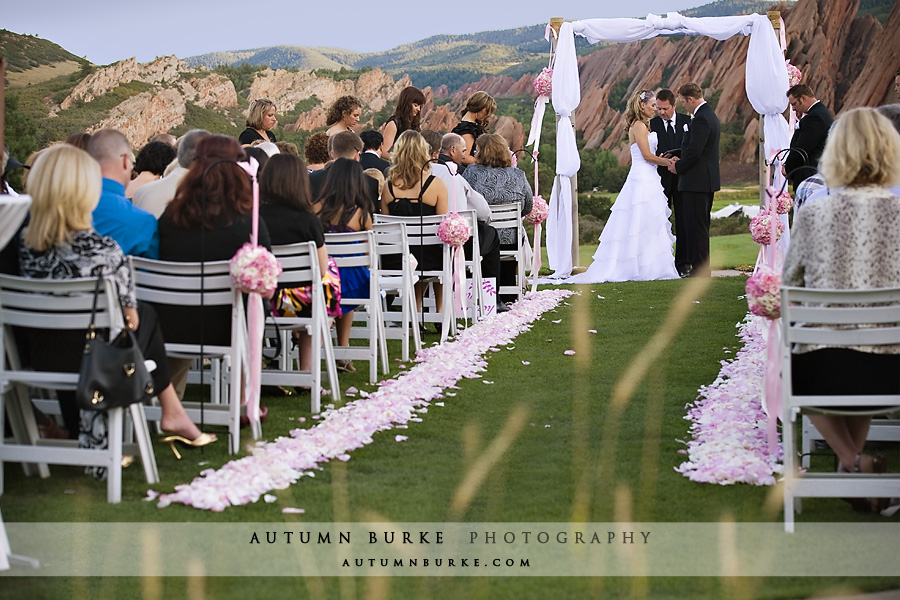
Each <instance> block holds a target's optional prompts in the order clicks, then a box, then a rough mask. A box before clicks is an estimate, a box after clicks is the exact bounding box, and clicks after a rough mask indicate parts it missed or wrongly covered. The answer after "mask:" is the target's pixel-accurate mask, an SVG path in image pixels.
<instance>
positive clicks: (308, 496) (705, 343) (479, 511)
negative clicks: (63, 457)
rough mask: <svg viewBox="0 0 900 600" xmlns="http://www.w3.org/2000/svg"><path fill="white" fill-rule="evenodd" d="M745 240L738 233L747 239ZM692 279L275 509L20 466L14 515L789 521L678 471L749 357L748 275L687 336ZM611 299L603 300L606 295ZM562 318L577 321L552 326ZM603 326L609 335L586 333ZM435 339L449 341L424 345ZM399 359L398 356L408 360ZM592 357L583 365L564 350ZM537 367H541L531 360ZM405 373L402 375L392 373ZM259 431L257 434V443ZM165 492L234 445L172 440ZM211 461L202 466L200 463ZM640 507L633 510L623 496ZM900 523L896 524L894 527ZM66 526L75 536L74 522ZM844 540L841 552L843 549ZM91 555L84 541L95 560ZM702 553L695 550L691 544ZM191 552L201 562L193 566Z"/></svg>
mask: <svg viewBox="0 0 900 600" xmlns="http://www.w3.org/2000/svg"><path fill="white" fill-rule="evenodd" d="M736 237H737V236H736ZM691 285H697V284H696V283H694V282H693V280H692V281H688V280H673V281H658V282H628V283H615V284H612V283H609V284H600V285H595V286H581V287H580V291H581V292H582V293H581V294H580V295H577V296H573V297H572V298H571V299H570V300H569V301H568V305H566V306H561V307H560V308H559V309H558V310H557V311H556V312H553V313H549V314H547V315H545V316H544V318H542V319H541V320H539V321H537V322H536V323H535V324H534V327H533V328H532V329H531V330H530V331H527V332H525V333H522V334H520V336H519V337H518V338H517V339H516V340H515V342H514V343H512V344H510V345H509V347H510V348H511V349H509V348H504V349H501V351H500V352H496V353H489V356H488V361H489V367H488V370H487V372H486V373H484V379H488V380H490V381H493V382H494V383H493V385H485V383H484V381H483V380H482V379H464V380H462V381H461V382H460V383H459V384H458V385H459V388H460V389H459V390H457V391H456V396H455V397H447V398H445V399H444V403H445V405H444V406H443V407H437V406H432V407H431V409H430V410H429V411H428V413H427V414H425V415H423V422H421V423H411V424H410V427H409V429H408V430H404V431H403V433H404V434H405V435H407V436H408V437H409V439H408V441H406V442H404V443H396V442H395V441H394V435H395V433H396V432H395V431H391V432H383V433H380V434H377V435H376V436H375V438H374V443H372V444H370V445H368V446H366V447H364V448H361V449H359V450H356V451H354V452H353V453H352V459H351V460H350V461H349V462H347V463H342V462H337V461H336V462H335V463H334V464H327V465H324V469H323V470H322V471H320V472H318V473H317V475H316V477H315V478H304V479H302V480H301V481H300V482H298V483H297V484H295V485H293V486H291V487H290V488H288V489H285V490H280V491H277V492H273V493H274V494H275V495H276V497H277V502H275V503H273V504H266V503H264V502H258V503H256V504H252V505H249V506H238V507H232V508H229V509H227V510H225V511H224V512H222V513H211V512H205V511H200V510H195V509H192V508H188V507H185V506H181V505H172V506H170V507H168V508H165V509H158V508H156V506H155V504H154V503H149V502H144V501H143V500H142V498H143V496H144V494H145V492H146V490H147V487H148V486H147V485H146V483H144V482H143V480H142V472H141V470H140V468H139V466H135V467H132V468H130V469H128V470H126V471H125V474H124V484H123V488H124V491H123V501H122V503H121V504H119V505H109V504H107V503H106V502H105V494H106V492H105V486H104V485H101V484H98V483H96V482H94V481H93V480H91V479H89V478H87V477H85V476H83V475H81V474H80V473H79V469H77V468H74V467H73V468H66V467H53V468H52V471H53V476H52V477H51V478H49V479H46V480H35V479H27V478H25V477H24V476H23V475H22V470H21V468H20V467H19V465H16V464H7V465H5V488H4V491H5V492H6V493H5V494H4V495H3V496H2V508H3V517H4V519H5V520H6V521H8V522H16V521H53V522H57V521H58V522H66V521H92V522H139V521H150V522H211V523H216V522H271V523H275V524H278V523H286V522H291V521H295V520H296V519H298V517H294V516H289V515H283V514H282V513H281V507H284V506H291V507H303V508H304V509H305V510H306V514H305V515H303V517H302V518H300V519H301V520H304V519H305V520H306V521H310V522H331V521H334V520H349V521H365V520H373V516H374V517H375V520H391V521H400V522H416V521H418V522H442V521H448V520H462V521H467V522H516V521H525V522H527V521H546V522H569V521H572V520H576V521H588V522H598V523H601V522H613V521H619V520H623V519H622V516H623V515H625V516H627V519H628V520H631V521H634V522H673V523H677V522H718V521H722V520H736V521H738V522H779V521H780V519H781V516H780V512H779V507H778V503H777V502H776V503H775V505H774V508H773V505H772V504H768V505H767V503H766V499H767V497H769V495H770V494H771V493H772V490H771V489H768V488H758V487H750V486H724V487H723V486H717V485H706V484H697V483H693V482H691V481H689V480H688V479H686V478H684V477H682V476H681V475H679V474H678V473H676V472H675V471H674V470H673V467H676V466H678V465H679V464H680V463H681V462H682V460H683V455H682V454H679V453H678V450H679V449H681V448H683V446H682V444H681V443H679V442H678V441H677V440H679V439H685V437H686V435H687V430H688V423H687V421H685V420H684V414H685V408H684V405H685V404H686V403H687V402H690V401H692V400H693V399H694V398H695V397H696V395H697V390H698V388H699V387H700V386H702V385H706V384H709V383H711V382H712V381H713V380H715V378H716V374H717V373H718V371H719V367H720V365H719V361H720V360H722V359H724V358H727V357H728V356H733V354H731V355H727V354H725V353H723V347H729V348H731V349H732V351H734V350H735V349H736V347H737V343H738V340H737V338H736V337H735V334H736V329H735V324H736V323H737V322H738V321H740V320H741V319H742V318H743V316H744V314H745V313H746V311H747V307H746V303H745V301H744V300H743V299H740V298H739V297H740V296H742V295H743V293H744V278H743V277H731V278H714V279H712V280H711V281H710V282H709V289H708V290H707V291H706V292H705V293H703V294H702V295H701V296H699V297H698V298H697V303H689V304H688V306H690V307H691V308H690V312H689V314H688V315H687V318H686V321H685V322H684V324H683V326H682V327H680V328H675V327H672V326H671V325H664V323H665V322H666V319H667V315H668V313H669V309H670V308H671V307H672V306H673V304H674V303H675V300H676V298H677V297H678V295H679V294H680V293H682V292H684V291H685V290H686V289H688V287H689V286H691ZM598 295H599V296H604V298H603V299H599V298H598V297H597V296H598ZM554 320H561V322H560V323H554V322H553V321H554ZM661 327H667V328H669V329H671V331H670V333H671V334H672V341H671V343H670V344H669V345H668V346H667V347H665V348H664V349H663V350H662V351H661V352H660V354H659V355H658V356H657V357H655V358H654V359H653V361H652V369H650V370H649V371H648V372H646V373H643V374H642V375H641V376H640V377H639V379H638V381H637V386H636V388H635V390H634V393H633V394H631V395H629V396H626V397H625V398H624V400H625V402H624V403H623V404H622V405H621V406H622V408H621V410H614V409H613V408H612V407H611V403H610V399H611V397H612V396H613V391H614V389H616V386H617V383H618V382H619V380H620V377H621V376H622V375H623V373H625V371H626V369H627V368H628V366H629V365H630V364H631V362H632V361H633V360H634V359H635V358H636V357H638V356H640V355H641V353H642V352H643V351H644V347H645V345H646V344H647V341H648V339H650V338H651V336H653V335H654V333H655V332H656V331H657V330H659V329H660V328H661ZM588 329H596V330H597V333H596V334H589V333H587V330H588ZM433 341H437V337H436V335H434V334H430V335H428V336H426V343H431V342H433ZM392 349H393V351H394V355H395V356H396V347H392ZM567 349H574V350H576V354H575V356H567V355H565V354H564V351H565V350H567ZM522 361H528V362H530V365H527V366H525V365H523V364H522ZM391 364H392V368H393V369H394V372H395V373H396V372H398V366H397V365H398V363H396V362H392V363H391ZM363 370H364V369H360V371H359V372H358V373H356V374H353V375H351V376H344V375H342V386H343V387H346V386H349V385H354V386H357V387H360V388H365V385H364V376H363V375H362V371H363ZM265 403H266V404H267V405H268V406H269V407H270V414H269V419H268V420H267V421H266V423H265V424H264V425H263V431H264V434H265V435H266V437H267V438H269V439H272V438H274V437H275V436H277V435H284V434H286V433H287V431H288V430H289V429H290V428H291V427H295V426H297V423H298V422H297V418H298V417H301V416H303V417H307V425H308V424H309V423H310V422H311V420H310V419H309V418H308V417H309V416H310V415H309V414H308V412H306V411H307V410H308V397H307V396H301V397H300V398H299V399H298V398H296V397H294V398H279V399H275V398H268V399H266V400H265ZM518 410H525V411H527V423H528V424H529V425H526V426H525V427H524V428H523V429H522V430H521V432H520V433H519V434H518V435H517V437H516V438H515V440H514V443H512V444H511V445H510V446H509V448H508V449H507V450H506V452H505V453H503V454H502V456H501V457H500V458H499V460H498V461H497V462H496V463H495V464H494V465H493V466H492V467H491V468H490V469H489V471H488V472H487V474H486V478H485V480H484V483H483V484H482V485H481V486H480V487H478V488H477V489H476V493H475V494H474V496H473V498H472V501H471V503H470V504H468V505H467V506H466V507H465V509H464V511H463V512H462V514H461V516H459V517H458V519H454V518H453V517H452V516H451V515H452V510H451V502H452V499H453V497H454V495H455V493H456V492H457V490H458V489H459V486H460V483H461V482H462V481H463V480H464V479H465V477H466V475H467V473H469V471H470V469H471V467H472V465H473V464H474V463H475V462H476V457H478V456H479V455H481V454H482V453H483V452H484V451H485V448H487V447H488V445H489V444H490V442H491V441H492V440H493V439H494V438H495V436H496V435H497V434H498V432H499V431H501V429H502V428H503V427H504V424H505V423H506V422H507V420H508V419H509V418H510V415H511V414H512V413H514V412H515V411H518ZM245 435H246V432H245ZM244 441H245V442H247V441H249V440H244ZM156 454H157V459H158V462H159V468H160V474H161V476H162V479H163V481H162V483H161V484H159V485H156V486H153V487H154V488H155V489H157V490H171V489H173V487H174V486H175V485H177V484H179V483H183V482H187V481H190V479H191V478H193V477H194V476H196V475H197V473H198V472H199V471H200V470H202V469H204V468H210V467H211V468H217V467H219V466H221V465H222V464H224V462H225V461H227V459H228V457H227V456H226V455H225V444H224V443H217V444H214V445H212V446H210V447H209V448H207V449H205V450H204V451H202V452H201V451H188V454H187V455H186V457H185V460H182V461H176V460H175V459H174V457H173V456H172V455H171V453H170V452H169V451H168V449H167V448H165V447H163V446H161V445H158V444H157V445H156ZM201 461H202V462H203V466H201V465H200V464H199V463H200V462H201ZM623 499H624V500H623ZM798 520H799V521H800V524H801V525H802V524H803V523H804V522H814V521H824V522H841V521H849V522H860V523H865V522H877V520H876V518H875V517H873V516H870V515H862V514H858V513H853V512H851V511H850V510H848V509H847V508H846V506H845V505H844V504H843V503H841V502H840V501H839V500H837V499H834V500H811V501H808V502H805V503H804V512H803V513H802V514H801V515H798ZM898 520H900V519H898V517H894V518H893V519H892V522H894V523H896V522H897V521H898ZM61 526H62V527H64V526H65V525H61ZM835 542H836V543H837V542H839V541H838V540H835ZM91 543H101V544H102V540H86V541H85V544H86V548H85V551H86V552H87V551H89V550H90V547H89V545H90V544H91ZM685 543H686V550H687V549H688V548H690V540H686V542H685ZM188 558H189V557H185V560H187V559H188ZM896 588H900V577H882V578H838V577H831V578H797V577H769V578H733V579H727V578H722V579H720V578H714V577H708V578H690V577H649V578H615V577H606V578H603V577H596V578H576V577H569V578H550V577H548V578H512V577H496V578H488V577H468V578H466V577H463V578H415V577H396V578H390V579H387V578H380V579H366V578H340V579H336V578H331V579H329V578H309V579H300V578H289V577H278V578H143V579H140V578H125V577H118V578H106V579H101V578H93V579H88V578H44V579H39V578H24V577H22V578H6V579H3V580H2V581H0V590H2V593H0V596H2V597H3V598H4V599H9V600H12V599H14V598H16V599H17V598H22V599H29V600H31V599H36V598H62V597H67V598H78V599H81V598H84V599H90V600H101V599H115V600H119V599H125V598H153V599H156V598H166V599H169V598H187V597H190V598H216V599H219V598H286V597H296V598H316V599H318V598H329V599H330V598H341V599H345V598H401V599H406V598H409V599H419V598H436V599H448V600H449V599H453V600H456V599H467V598H484V599H492V600H493V599H496V598H514V599H517V600H518V599H525V598H552V599H554V600H556V599H565V598H573V599H576V598H577V599H581V598H592V597H604V598H652V599H659V598H662V599H667V598H671V599H673V600H675V599H678V600H682V599H692V600H693V599H719V598H742V599H743V598H746V599H751V598H754V599H755V598H767V599H769V598H771V599H787V598H807V597H810V596H812V595H826V594H828V593H830V592H832V591H838V590H839V591H842V592H844V593H847V594H848V595H849V592H854V591H872V590H883V589H896Z"/></svg>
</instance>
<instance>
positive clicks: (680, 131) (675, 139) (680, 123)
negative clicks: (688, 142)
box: [650, 90, 691, 277]
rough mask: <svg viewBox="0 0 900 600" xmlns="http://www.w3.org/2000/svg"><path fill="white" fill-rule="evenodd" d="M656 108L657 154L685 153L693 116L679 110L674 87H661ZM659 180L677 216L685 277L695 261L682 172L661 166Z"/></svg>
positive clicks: (678, 257)
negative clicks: (680, 183) (681, 185)
mask: <svg viewBox="0 0 900 600" xmlns="http://www.w3.org/2000/svg"><path fill="white" fill-rule="evenodd" d="M656 108H657V110H658V111H659V116H656V117H653V118H652V119H650V131H655V132H656V139H657V140H659V142H658V144H657V147H656V154H658V155H659V156H662V157H663V158H671V157H672V156H675V155H677V154H679V153H680V152H681V145H682V143H683V141H684V126H685V125H687V124H688V123H689V122H690V120H691V119H690V117H688V116H687V115H685V114H682V113H676V112H675V94H673V93H672V90H659V92H658V93H657V94H656ZM657 171H658V172H659V179H660V182H661V183H662V186H663V191H664V192H665V193H666V198H668V199H669V206H671V207H672V212H673V213H674V215H675V269H676V270H677V271H678V274H679V275H681V276H682V277H687V275H688V273H689V272H690V270H691V263H690V261H689V260H688V254H687V247H688V241H687V232H686V230H685V224H684V204H683V203H682V199H681V192H679V191H678V175H675V174H674V173H669V169H668V168H667V167H659V168H658V169H657Z"/></svg>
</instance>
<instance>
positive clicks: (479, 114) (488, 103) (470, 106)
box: [450, 92, 497, 172]
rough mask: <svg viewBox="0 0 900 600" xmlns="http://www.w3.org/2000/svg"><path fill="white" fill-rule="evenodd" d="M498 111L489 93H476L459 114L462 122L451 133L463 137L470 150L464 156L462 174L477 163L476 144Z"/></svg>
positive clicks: (461, 166) (470, 97)
mask: <svg viewBox="0 0 900 600" xmlns="http://www.w3.org/2000/svg"><path fill="white" fill-rule="evenodd" d="M496 110H497V102H496V101H495V100H494V99H493V98H492V97H491V96H490V95H489V94H488V93H487V92H475V93H474V94H472V95H471V96H469V98H468V99H467V100H466V105H465V106H464V107H463V109H462V110H461V111H460V113H459V117H460V122H459V123H458V124H457V125H456V127H454V128H453V130H452V131H451V132H450V133H455V134H457V135H459V136H462V139H463V140H465V142H466V148H468V152H466V153H465V154H464V155H463V161H462V164H461V165H460V172H463V170H465V168H466V166H468V165H471V164H474V163H475V148H476V142H477V141H478V138H479V137H481V136H482V135H483V134H484V133H485V130H486V129H487V126H488V123H489V122H490V119H491V115H493V114H494V111H496Z"/></svg>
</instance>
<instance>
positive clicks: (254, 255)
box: [228, 243, 281, 297]
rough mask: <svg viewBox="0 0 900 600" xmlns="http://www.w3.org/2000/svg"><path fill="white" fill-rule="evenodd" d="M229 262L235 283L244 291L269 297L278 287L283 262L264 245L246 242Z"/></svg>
mask: <svg viewBox="0 0 900 600" xmlns="http://www.w3.org/2000/svg"><path fill="white" fill-rule="evenodd" d="M228 264H229V265H231V279H232V280H233V281H234V285H235V286H236V287H238V288H239V289H240V290H241V291H242V292H244V293H247V294H249V293H251V292H254V293H257V294H262V295H263V296H267V297H268V296H269V295H271V294H272V292H273V291H275V288H276V287H278V276H279V275H281V263H279V262H278V259H277V258H275V255H274V254H272V253H271V252H269V251H268V250H266V249H265V248H264V247H263V246H254V245H252V244H250V243H247V244H244V245H243V246H241V248H240V249H239V250H238V251H237V253H236V254H235V255H234V257H232V259H231V261H229V263H228Z"/></svg>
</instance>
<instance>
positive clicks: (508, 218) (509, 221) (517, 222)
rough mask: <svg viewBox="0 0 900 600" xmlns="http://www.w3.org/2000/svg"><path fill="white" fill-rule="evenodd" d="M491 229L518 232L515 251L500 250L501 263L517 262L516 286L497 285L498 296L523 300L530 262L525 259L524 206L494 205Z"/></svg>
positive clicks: (515, 203) (513, 203)
mask: <svg viewBox="0 0 900 600" xmlns="http://www.w3.org/2000/svg"><path fill="white" fill-rule="evenodd" d="M491 227H493V228H494V229H497V230H500V229H515V230H516V247H515V249H509V250H504V249H503V248H502V247H501V249H500V262H501V263H503V262H510V261H515V263H516V284H515V285H505V286H504V285H500V284H499V282H498V284H497V295H500V294H504V295H510V296H515V297H516V300H521V299H522V294H523V293H524V290H525V287H526V285H527V283H526V281H525V268H526V266H527V265H528V261H527V260H526V259H525V250H524V248H523V247H522V237H523V236H524V235H525V230H524V228H523V227H522V206H521V205H520V204H519V203H518V202H511V203H509V204H492V205H491Z"/></svg>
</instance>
